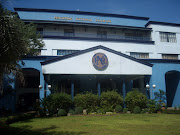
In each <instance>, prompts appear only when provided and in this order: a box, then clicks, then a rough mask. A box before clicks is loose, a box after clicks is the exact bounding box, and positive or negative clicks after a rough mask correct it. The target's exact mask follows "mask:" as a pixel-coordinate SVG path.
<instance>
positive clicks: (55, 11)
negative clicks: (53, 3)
mask: <svg viewBox="0 0 180 135" xmlns="http://www.w3.org/2000/svg"><path fill="white" fill-rule="evenodd" d="M14 10H15V11H30V12H50V13H70V14H82V15H98V16H109V17H120V18H131V19H140V20H149V17H140V16H130V15H122V14H110V13H97V12H86V11H70V10H57V9H37V8H14Z"/></svg>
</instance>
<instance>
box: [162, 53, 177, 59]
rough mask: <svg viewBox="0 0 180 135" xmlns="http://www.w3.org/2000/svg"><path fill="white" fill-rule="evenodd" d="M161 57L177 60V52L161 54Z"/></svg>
mask: <svg viewBox="0 0 180 135" xmlns="http://www.w3.org/2000/svg"><path fill="white" fill-rule="evenodd" d="M162 59H171V60H178V54H162Z"/></svg>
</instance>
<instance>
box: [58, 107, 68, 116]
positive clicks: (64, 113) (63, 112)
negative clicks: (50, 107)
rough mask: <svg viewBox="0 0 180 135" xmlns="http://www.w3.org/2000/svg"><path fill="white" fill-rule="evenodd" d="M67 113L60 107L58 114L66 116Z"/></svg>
mask: <svg viewBox="0 0 180 135" xmlns="http://www.w3.org/2000/svg"><path fill="white" fill-rule="evenodd" d="M66 115H67V113H66V111H65V110H64V109H59V111H58V116H66Z"/></svg>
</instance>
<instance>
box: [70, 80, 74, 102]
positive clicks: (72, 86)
mask: <svg viewBox="0 0 180 135" xmlns="http://www.w3.org/2000/svg"><path fill="white" fill-rule="evenodd" d="M71 98H72V101H73V100H74V82H73V81H72V82H71Z"/></svg>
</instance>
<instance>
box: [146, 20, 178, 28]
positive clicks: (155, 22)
mask: <svg viewBox="0 0 180 135" xmlns="http://www.w3.org/2000/svg"><path fill="white" fill-rule="evenodd" d="M150 24H160V25H169V26H178V27H180V24H179V23H169V22H158V21H149V22H148V23H147V24H146V25H145V27H147V26H148V25H150Z"/></svg>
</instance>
